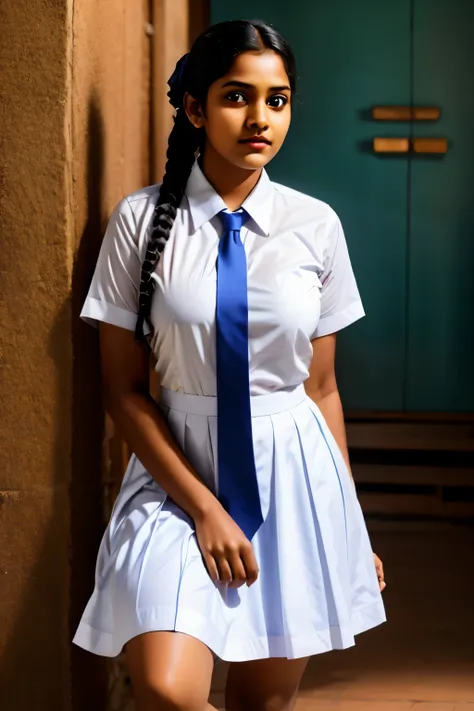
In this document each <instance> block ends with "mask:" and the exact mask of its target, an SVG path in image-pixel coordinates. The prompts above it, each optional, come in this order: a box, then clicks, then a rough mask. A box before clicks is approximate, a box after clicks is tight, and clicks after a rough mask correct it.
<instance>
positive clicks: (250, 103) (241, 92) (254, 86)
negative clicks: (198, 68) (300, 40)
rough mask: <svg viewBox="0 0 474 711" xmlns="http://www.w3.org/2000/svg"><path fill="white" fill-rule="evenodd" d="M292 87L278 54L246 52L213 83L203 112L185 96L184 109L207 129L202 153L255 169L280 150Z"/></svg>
mask: <svg viewBox="0 0 474 711" xmlns="http://www.w3.org/2000/svg"><path fill="white" fill-rule="evenodd" d="M290 100H291V89H290V83H289V79H288V76H287V74H286V70H285V65H284V63H283V60H282V58H281V57H280V55H278V54H277V53H276V52H273V51H271V50H265V51H264V52H244V53H243V54H240V55H239V56H238V57H237V58H236V60H235V62H234V64H233V65H232V68H231V70H230V71H229V73H228V74H226V75H225V76H223V77H221V78H220V79H218V81H216V82H214V84H212V85H211V87H210V89H209V93H208V97H207V102H206V106H205V110H204V111H203V109H202V107H200V106H199V105H198V104H197V102H196V101H194V100H193V99H192V97H190V96H189V95H188V96H187V97H186V110H187V114H188V117H189V119H190V121H191V122H192V123H193V125H194V126H196V128H204V129H205V131H206V138H207V140H206V154H205V160H206V159H207V158H209V156H208V153H214V154H216V157H218V158H219V159H220V161H222V159H223V160H224V161H225V162H226V163H229V164H230V165H232V166H235V167H237V168H241V169H242V168H243V169H247V170H256V169H259V168H262V167H263V166H265V165H266V164H267V163H268V162H269V161H271V159H272V158H273V157H274V156H275V155H276V154H277V153H278V151H279V150H280V148H281V146H282V144H283V141H284V140H285V137H286V134H287V132H288V129H289V127H290V120H291V101H290Z"/></svg>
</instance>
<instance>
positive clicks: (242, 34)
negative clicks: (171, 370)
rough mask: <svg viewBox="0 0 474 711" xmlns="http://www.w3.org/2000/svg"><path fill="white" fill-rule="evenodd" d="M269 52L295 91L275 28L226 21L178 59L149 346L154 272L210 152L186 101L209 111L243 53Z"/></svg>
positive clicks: (148, 284) (145, 274)
mask: <svg viewBox="0 0 474 711" xmlns="http://www.w3.org/2000/svg"><path fill="white" fill-rule="evenodd" d="M265 49H271V50H273V51H274V52H277V53H278V54H279V55H280V56H281V58H282V60H283V63H284V65H285V69H286V72H287V74H288V79H289V81H290V86H291V89H292V90H293V91H294V89H295V84H296V68H295V60H294V56H293V52H292V50H291V48H290V46H289V44H288V42H287V41H286V40H285V39H284V37H282V35H281V34H280V33H279V32H277V31H276V30H275V29H274V28H273V27H271V26H270V25H267V24H265V23H263V22H249V21H246V20H234V21H230V22H221V23H219V24H217V25H214V26H213V27H211V28H210V29H208V30H206V31H205V32H203V33H202V35H200V37H198V38H197V40H196V41H195V42H194V44H193V46H192V48H191V51H190V52H189V54H185V55H184V56H183V57H181V59H180V60H179V61H178V63H177V65H176V69H175V70H174V72H173V74H172V75H171V77H170V79H169V81H168V85H169V87H170V90H169V92H168V97H169V100H170V103H171V105H172V106H173V107H174V108H175V109H176V114H175V117H174V125H173V129H172V131H171V133H170V135H169V139H168V150H167V152H166V158H167V162H166V167H165V175H164V177H163V182H162V185H161V188H160V195H159V198H158V201H157V204H156V207H155V210H154V213H153V217H152V219H151V231H150V237H149V241H148V245H147V249H146V254H145V259H144V261H143V264H142V271H141V278H140V296H139V306H138V319H137V325H136V329H135V338H136V340H137V341H140V342H144V343H148V339H147V338H146V337H145V334H144V326H145V323H147V324H148V325H149V326H150V327H151V323H150V312H151V303H152V297H153V292H154V289H155V285H156V282H155V280H154V279H153V278H152V274H153V272H154V271H155V269H156V266H157V264H158V261H159V259H160V255H161V254H162V252H163V250H164V248H165V246H166V243H167V241H168V239H169V236H170V233H171V228H172V227H173V224H174V221H175V219H176V215H177V212H178V208H179V206H180V204H181V201H182V199H183V196H184V194H185V190H186V185H187V182H188V179H189V176H190V174H191V170H192V167H193V165H194V161H195V159H196V154H197V152H200V153H202V152H203V151H204V150H205V138H206V137H205V132H204V129H197V128H195V127H194V126H193V125H192V123H191V122H190V121H189V119H188V117H187V115H186V113H185V111H184V97H185V95H186V94H188V93H189V94H190V95H191V96H192V97H193V98H194V99H195V100H196V101H198V103H199V104H200V106H201V108H202V110H203V111H205V107H206V99H207V94H208V91H209V88H210V86H211V85H212V84H213V83H214V82H215V81H217V79H219V78H220V77H222V76H224V75H225V74H227V73H228V72H229V71H230V69H231V67H232V64H233V63H234V60H235V58H236V57H237V56H238V55H239V54H242V53H243V52H252V51H253V52H255V51H257V52H258V51H264V50H265Z"/></svg>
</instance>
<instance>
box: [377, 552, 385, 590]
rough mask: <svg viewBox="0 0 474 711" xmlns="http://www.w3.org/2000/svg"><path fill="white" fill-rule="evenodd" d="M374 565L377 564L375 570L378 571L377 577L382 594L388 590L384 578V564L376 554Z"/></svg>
mask: <svg viewBox="0 0 474 711" xmlns="http://www.w3.org/2000/svg"><path fill="white" fill-rule="evenodd" d="M374 563H375V570H376V571H377V577H378V579H379V588H380V592H382V590H384V588H386V587H387V585H386V583H385V576H384V572H383V563H382V561H381V560H380V558H379V557H378V555H376V554H375V553H374Z"/></svg>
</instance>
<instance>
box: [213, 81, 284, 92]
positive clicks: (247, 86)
mask: <svg viewBox="0 0 474 711" xmlns="http://www.w3.org/2000/svg"><path fill="white" fill-rule="evenodd" d="M226 86H238V87H240V88H241V89H255V86H254V85H253V84H246V83H245V82H244V81H237V80H234V79H232V80H231V81H228V82H226V83H225V84H223V85H222V88H223V89H224V88H225V87H226ZM269 91H291V88H290V87H289V86H286V85H283V86H271V87H270V88H269Z"/></svg>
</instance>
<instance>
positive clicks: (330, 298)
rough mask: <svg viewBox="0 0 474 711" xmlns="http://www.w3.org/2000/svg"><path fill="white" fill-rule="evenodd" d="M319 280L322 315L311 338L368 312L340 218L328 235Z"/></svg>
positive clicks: (327, 332)
mask: <svg viewBox="0 0 474 711" xmlns="http://www.w3.org/2000/svg"><path fill="white" fill-rule="evenodd" d="M320 280H321V284H322V289H321V316H320V319H319V323H318V326H317V328H316V331H315V333H314V334H313V336H312V338H319V337H320V336H327V335H329V334H330V333H335V332H336V331H340V330H341V329H343V328H345V327H346V326H349V325H350V324H351V323H354V321H357V320H358V319H360V318H362V317H363V316H364V315H365V312H364V307H363V306H362V301H361V298H360V295H359V290H358V288H357V282H356V279H355V276H354V272H353V270H352V265H351V261H350V258H349V252H348V249H347V243H346V238H345V236H344V231H343V229H342V225H341V222H340V220H339V218H336V220H335V222H334V224H333V226H332V228H331V230H330V233H329V235H328V239H327V242H326V249H325V253H324V267H323V273H322V275H321V277H320Z"/></svg>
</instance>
